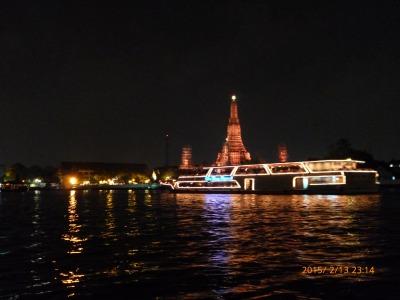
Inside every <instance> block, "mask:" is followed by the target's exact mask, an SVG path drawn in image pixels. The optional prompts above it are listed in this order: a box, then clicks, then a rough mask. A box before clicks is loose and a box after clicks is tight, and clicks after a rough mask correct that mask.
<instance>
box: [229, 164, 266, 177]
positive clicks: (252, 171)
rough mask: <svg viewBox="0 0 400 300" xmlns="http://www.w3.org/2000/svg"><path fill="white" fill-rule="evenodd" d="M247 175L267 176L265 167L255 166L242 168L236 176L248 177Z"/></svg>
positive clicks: (237, 171)
mask: <svg viewBox="0 0 400 300" xmlns="http://www.w3.org/2000/svg"><path fill="white" fill-rule="evenodd" d="M246 174H267V170H265V168H264V166H263V165H255V166H254V165H253V166H240V167H239V168H238V169H237V170H236V173H235V175H246Z"/></svg>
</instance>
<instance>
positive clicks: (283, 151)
mask: <svg viewBox="0 0 400 300" xmlns="http://www.w3.org/2000/svg"><path fill="white" fill-rule="evenodd" d="M278 159H279V162H281V163H284V162H287V161H288V159H289V155H288V150H287V147H286V145H285V144H281V145H278Z"/></svg>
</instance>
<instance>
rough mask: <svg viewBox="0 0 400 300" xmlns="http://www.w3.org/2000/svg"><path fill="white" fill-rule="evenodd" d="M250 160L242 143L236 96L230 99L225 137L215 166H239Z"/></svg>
mask: <svg viewBox="0 0 400 300" xmlns="http://www.w3.org/2000/svg"><path fill="white" fill-rule="evenodd" d="M249 160H251V156H250V153H249V152H247V150H246V148H245V146H244V145H243V141H242V133H241V128H240V122H239V113H238V106H237V99H236V96H235V95H233V96H232V98H231V111H230V117H229V122H228V129H227V137H226V140H225V143H224V144H223V146H222V149H221V151H220V152H219V153H218V157H217V161H216V163H215V164H216V165H217V166H223V165H239V164H241V163H245V162H247V161H249Z"/></svg>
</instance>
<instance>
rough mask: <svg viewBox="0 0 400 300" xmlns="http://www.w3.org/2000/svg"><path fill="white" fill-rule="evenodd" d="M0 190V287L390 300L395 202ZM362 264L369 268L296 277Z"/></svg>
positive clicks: (17, 291)
mask: <svg viewBox="0 0 400 300" xmlns="http://www.w3.org/2000/svg"><path fill="white" fill-rule="evenodd" d="M398 198H399V197H398V196H396V195H387V196H380V195H374V196H300V195H296V196H290V195H285V196H263V195H226V194H220V195H218V194H205V195H203V194H177V195H174V194H169V193H151V192H134V191H90V192H89V191H70V192H38V191H37V192H26V193H3V194H0V295H1V296H3V297H5V298H18V297H19V296H21V297H22V298H24V297H29V296H34V295H36V296H37V295H41V296H48V297H67V296H69V297H77V296H79V297H82V296H88V297H89V296H90V297H92V296H96V297H99V296H103V297H112V296H114V298H115V297H116V296H122V295H129V296H130V297H131V298H132V299H143V298H155V297H164V296H166V297H182V298H198V299H203V298H214V299H215V298H218V299H222V298H254V299H263V298H271V299H326V298H329V299H338V298H339V299H341V298H351V299H396V298H398V296H399V294H398V292H399V290H398V287H397V285H398V284H399V283H400V281H399V278H400V272H399V270H400V262H399V250H400V225H399V211H400V202H399V201H400V199H398ZM309 265H311V266H321V265H326V266H329V265H362V266H365V265H368V266H374V267H375V268H376V271H377V272H376V273H375V274H374V275H372V274H369V275H336V276H334V275H303V274H302V271H303V268H302V267H303V266H309Z"/></svg>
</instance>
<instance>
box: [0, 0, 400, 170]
mask: <svg viewBox="0 0 400 300" xmlns="http://www.w3.org/2000/svg"><path fill="white" fill-rule="evenodd" d="M7 2H10V3H11V2H13V4H10V3H8V4H4V3H2V4H1V6H2V7H1V8H0V58H1V59H0V109H1V118H0V126H1V129H2V130H1V142H0V163H4V164H10V163H15V162H21V163H24V164H28V165H30V164H42V165H46V164H53V165H57V164H58V163H59V162H60V161H68V160H76V161H105V162H145V163H148V164H150V165H152V166H156V165H160V164H162V163H163V161H164V135H165V133H169V135H170V157H171V161H172V162H178V161H179V155H180V149H181V147H182V146H183V145H184V144H190V145H192V147H193V159H194V161H195V162H203V161H205V162H213V161H214V160H215V158H216V155H217V152H218V151H219V150H220V148H221V145H222V143H223V141H224V139H225V136H226V125H227V121H228V114H229V104H230V95H231V94H232V93H235V94H236V95H237V96H238V99H239V102H238V103H239V117H240V121H241V124H242V134H243V140H244V143H245V145H246V147H247V149H248V150H249V151H250V153H251V154H252V156H253V157H258V158H262V159H265V160H266V161H276V160H277V155H276V152H277V150H276V147H277V144H278V143H286V144H287V145H288V150H289V156H290V159H291V160H301V159H307V158H310V157H320V156H323V155H325V154H326V152H327V150H328V146H329V145H330V144H332V143H334V142H335V141H336V140H337V139H339V138H341V137H344V138H348V139H349V141H350V142H351V143H352V144H353V146H354V147H355V148H358V149H362V150H366V151H369V152H371V153H372V154H373V155H374V156H375V158H377V159H391V158H400V139H399V131H400V123H399V117H400V97H399V96H400V84H399V82H400V30H399V29H400V26H399V25H400V2H399V1H379V2H378V1H377V2H375V3H372V2H371V1H364V2H361V1H360V2H351V3H350V1H346V2H345V1H343V2H342V3H337V1H315V2H313V4H307V3H306V2H305V1H296V4H293V3H291V2H292V1H290V2H286V4H285V3H284V1H274V2H275V3H273V1H235V0H231V1H204V0H203V1H179V2H177V1H176V2H175V1H143V2H142V4H137V5H136V6H133V5H132V4H131V6H129V7H127V6H125V7H123V6H120V5H119V4H118V2H117V1H109V2H108V4H107V5H103V4H100V3H96V2H88V1H65V2H62V1H7ZM69 2H74V3H75V4H71V3H69ZM293 2H294V1H293ZM132 3H136V2H135V1H132Z"/></svg>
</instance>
